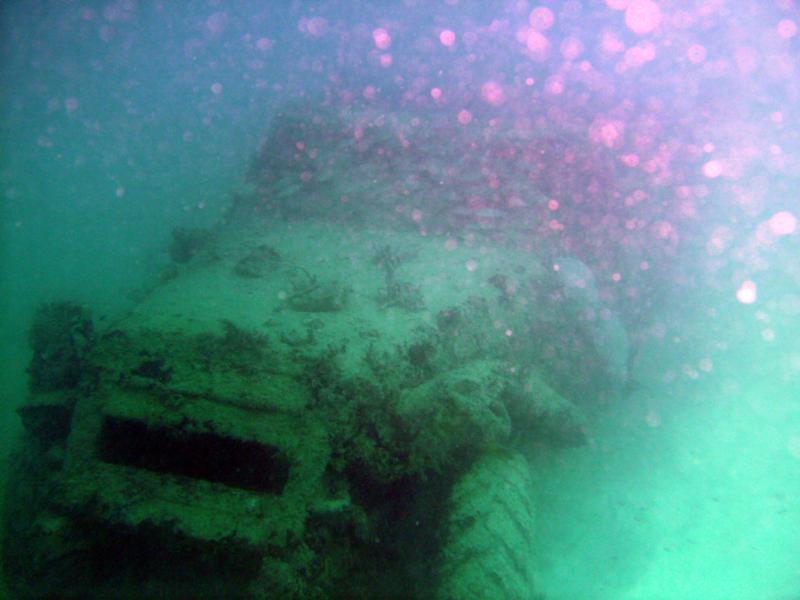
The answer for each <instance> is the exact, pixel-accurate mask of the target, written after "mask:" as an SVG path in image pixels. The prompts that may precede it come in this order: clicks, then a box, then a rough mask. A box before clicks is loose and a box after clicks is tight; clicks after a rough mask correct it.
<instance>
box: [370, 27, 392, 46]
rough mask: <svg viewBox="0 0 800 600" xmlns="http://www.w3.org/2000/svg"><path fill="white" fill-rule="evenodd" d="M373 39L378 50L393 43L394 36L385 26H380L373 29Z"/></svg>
mask: <svg viewBox="0 0 800 600" xmlns="http://www.w3.org/2000/svg"><path fill="white" fill-rule="evenodd" d="M372 41H373V42H375V47H376V48H377V49H378V50H386V49H388V48H389V46H391V45H392V36H391V35H389V32H388V31H386V30H385V29H384V28H383V27H378V28H377V29H374V30H373V31H372Z"/></svg>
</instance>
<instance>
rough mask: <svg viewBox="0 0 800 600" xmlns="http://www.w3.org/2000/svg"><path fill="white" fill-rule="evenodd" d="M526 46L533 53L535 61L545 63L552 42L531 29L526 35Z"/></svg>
mask: <svg viewBox="0 0 800 600" xmlns="http://www.w3.org/2000/svg"><path fill="white" fill-rule="evenodd" d="M525 45H526V46H527V47H528V50H530V51H531V52H532V53H533V58H534V60H537V61H543V60H546V59H547V56H548V55H549V53H550V40H548V39H547V38H546V37H545V36H543V35H542V34H541V33H539V32H538V31H536V30H535V29H529V30H528V31H527V33H526V35H525Z"/></svg>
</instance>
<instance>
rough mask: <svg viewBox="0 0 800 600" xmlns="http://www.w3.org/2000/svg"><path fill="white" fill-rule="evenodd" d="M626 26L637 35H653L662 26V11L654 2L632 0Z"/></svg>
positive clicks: (626, 15) (649, 0) (627, 12)
mask: <svg viewBox="0 0 800 600" xmlns="http://www.w3.org/2000/svg"><path fill="white" fill-rule="evenodd" d="M625 25H626V26H627V27H628V29H630V30H631V31H632V32H633V33H635V34H636V35H646V34H648V33H651V32H652V31H654V30H655V29H657V28H658V26H659V25H661V9H660V8H659V7H658V4H656V3H655V2H653V1H652V0H630V2H628V6H627V8H626V9H625Z"/></svg>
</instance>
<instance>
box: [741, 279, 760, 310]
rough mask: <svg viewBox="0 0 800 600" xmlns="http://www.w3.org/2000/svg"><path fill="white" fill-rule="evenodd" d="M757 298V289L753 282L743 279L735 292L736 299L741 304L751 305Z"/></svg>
mask: <svg viewBox="0 0 800 600" xmlns="http://www.w3.org/2000/svg"><path fill="white" fill-rule="evenodd" d="M757 298H758V288H757V287H756V284H755V282H754V281H751V280H750V279H745V280H744V281H743V282H742V284H741V285H740V286H739V289H737V290H736V299H737V300H738V301H739V302H741V303H742V304H753V302H755V301H756V299H757Z"/></svg>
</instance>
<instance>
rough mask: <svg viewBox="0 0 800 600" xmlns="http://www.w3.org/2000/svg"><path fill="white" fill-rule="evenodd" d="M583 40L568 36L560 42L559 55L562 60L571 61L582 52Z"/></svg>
mask: <svg viewBox="0 0 800 600" xmlns="http://www.w3.org/2000/svg"><path fill="white" fill-rule="evenodd" d="M583 50H584V47H583V42H581V41H580V40H579V39H578V38H576V37H568V38H566V39H565V40H564V41H563V42H561V56H563V57H564V60H568V61H573V60H575V59H576V58H578V57H579V56H580V55H581V54H583Z"/></svg>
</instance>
